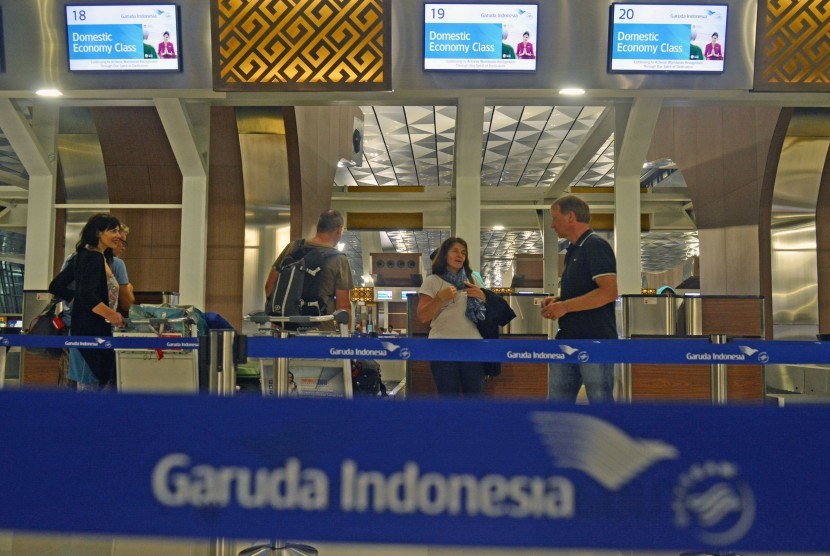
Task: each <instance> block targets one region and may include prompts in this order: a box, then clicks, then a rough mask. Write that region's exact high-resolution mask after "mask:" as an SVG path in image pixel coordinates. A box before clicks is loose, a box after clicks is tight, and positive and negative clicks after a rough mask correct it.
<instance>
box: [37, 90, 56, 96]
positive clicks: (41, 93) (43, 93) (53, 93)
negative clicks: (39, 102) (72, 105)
mask: <svg viewBox="0 0 830 556" xmlns="http://www.w3.org/2000/svg"><path fill="white" fill-rule="evenodd" d="M35 94H36V95H38V96H41V97H60V96H63V93H62V92H60V91H59V90H57V89H38V90H37V91H35Z"/></svg>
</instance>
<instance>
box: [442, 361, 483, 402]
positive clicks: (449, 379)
mask: <svg viewBox="0 0 830 556" xmlns="http://www.w3.org/2000/svg"><path fill="white" fill-rule="evenodd" d="M430 368H431V369H432V379H433V380H434V381H435V387H436V389H437V390H438V394H439V395H441V396H458V395H459V392H463V393H464V395H465V396H480V395H481V394H482V393H483V392H484V363H479V362H478V361H433V362H432V363H430Z"/></svg>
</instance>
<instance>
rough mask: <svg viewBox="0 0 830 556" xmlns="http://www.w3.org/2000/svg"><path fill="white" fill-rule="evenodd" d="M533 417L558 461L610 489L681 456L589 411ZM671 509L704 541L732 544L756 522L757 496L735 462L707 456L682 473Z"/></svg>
mask: <svg viewBox="0 0 830 556" xmlns="http://www.w3.org/2000/svg"><path fill="white" fill-rule="evenodd" d="M532 420H533V422H534V423H535V426H536V432H537V433H538V434H539V436H540V438H541V440H542V442H543V443H544V444H545V445H546V446H547V448H548V454H549V455H550V456H551V458H552V460H553V463H554V464H555V465H556V466H557V467H561V468H571V469H577V470H579V471H582V472H583V473H585V474H586V475H588V476H589V477H591V478H592V479H594V480H595V481H596V482H597V483H599V484H600V485H602V486H603V487H605V488H606V489H608V490H610V491H618V490H620V489H622V488H623V487H624V486H625V485H626V484H627V483H629V482H630V481H631V480H633V479H634V478H636V477H638V476H639V475H641V474H644V473H646V472H647V471H648V469H649V468H650V467H652V466H654V465H657V464H658V463H659V462H661V461H662V460H676V459H678V458H679V457H680V454H679V452H678V450H677V448H675V447H674V446H671V445H669V444H666V443H665V442H662V441H660V440H647V439H642V438H633V437H631V436H629V435H628V434H626V433H625V432H624V431H622V430H620V429H619V428H617V427H616V426H614V425H612V424H611V423H608V422H607V421H603V420H602V419H598V418H596V417H592V416H590V415H582V414H576V413H563V412H534V413H533V414H532ZM667 511H671V512H672V513H673V516H674V520H673V521H674V524H675V526H676V527H677V528H678V529H685V530H690V531H691V532H692V534H693V535H694V536H695V537H696V538H697V539H698V540H700V541H701V542H704V543H706V544H710V545H713V546H722V545H729V544H732V543H734V542H736V541H739V540H740V539H742V538H743V537H744V535H746V533H747V532H748V531H749V529H750V528H751V527H752V524H753V522H754V521H755V497H754V495H753V493H752V489H751V488H750V487H749V485H748V484H746V482H744V481H743V480H742V479H741V477H740V473H739V469H738V466H737V465H735V464H734V463H731V462H717V461H705V462H702V463H695V464H692V465H691V466H690V467H689V468H688V469H687V470H686V471H684V472H683V473H681V475H680V476H679V477H678V479H677V484H676V485H674V488H673V501H672V507H671V509H670V510H669V509H668V508H667Z"/></svg>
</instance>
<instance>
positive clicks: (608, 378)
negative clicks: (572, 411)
mask: <svg viewBox="0 0 830 556" xmlns="http://www.w3.org/2000/svg"><path fill="white" fill-rule="evenodd" d="M583 383H584V384H585V393H586V394H588V401H590V402H591V403H600V402H613V401H614V364H613V363H551V364H549V365H548V399H549V400H552V401H557V402H567V403H574V402H576V396H577V395H578V394H579V389H580V387H581V386H582V384H583Z"/></svg>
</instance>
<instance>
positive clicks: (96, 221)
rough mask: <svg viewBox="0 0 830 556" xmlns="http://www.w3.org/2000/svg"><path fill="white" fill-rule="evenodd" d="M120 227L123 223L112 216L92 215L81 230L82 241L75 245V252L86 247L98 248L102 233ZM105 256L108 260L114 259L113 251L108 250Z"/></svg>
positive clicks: (103, 214) (104, 214)
mask: <svg viewBox="0 0 830 556" xmlns="http://www.w3.org/2000/svg"><path fill="white" fill-rule="evenodd" d="M120 226H121V222H120V221H119V220H118V219H117V218H116V217H114V216H113V215H111V214H106V213H98V214H94V215H92V216H91V217H90V218H89V220H87V221H86V224H84V228H83V229H82V230H81V239H79V240H78V243H76V244H75V251H76V252H77V251H80V250H82V249H85V248H86V247H93V248H94V247H98V241H99V238H100V236H99V234H100V233H101V232H105V231H107V230H114V229H116V228H119V227H120ZM104 255H105V256H106V257H107V260H110V259H112V250H111V249H107V253H104Z"/></svg>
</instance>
